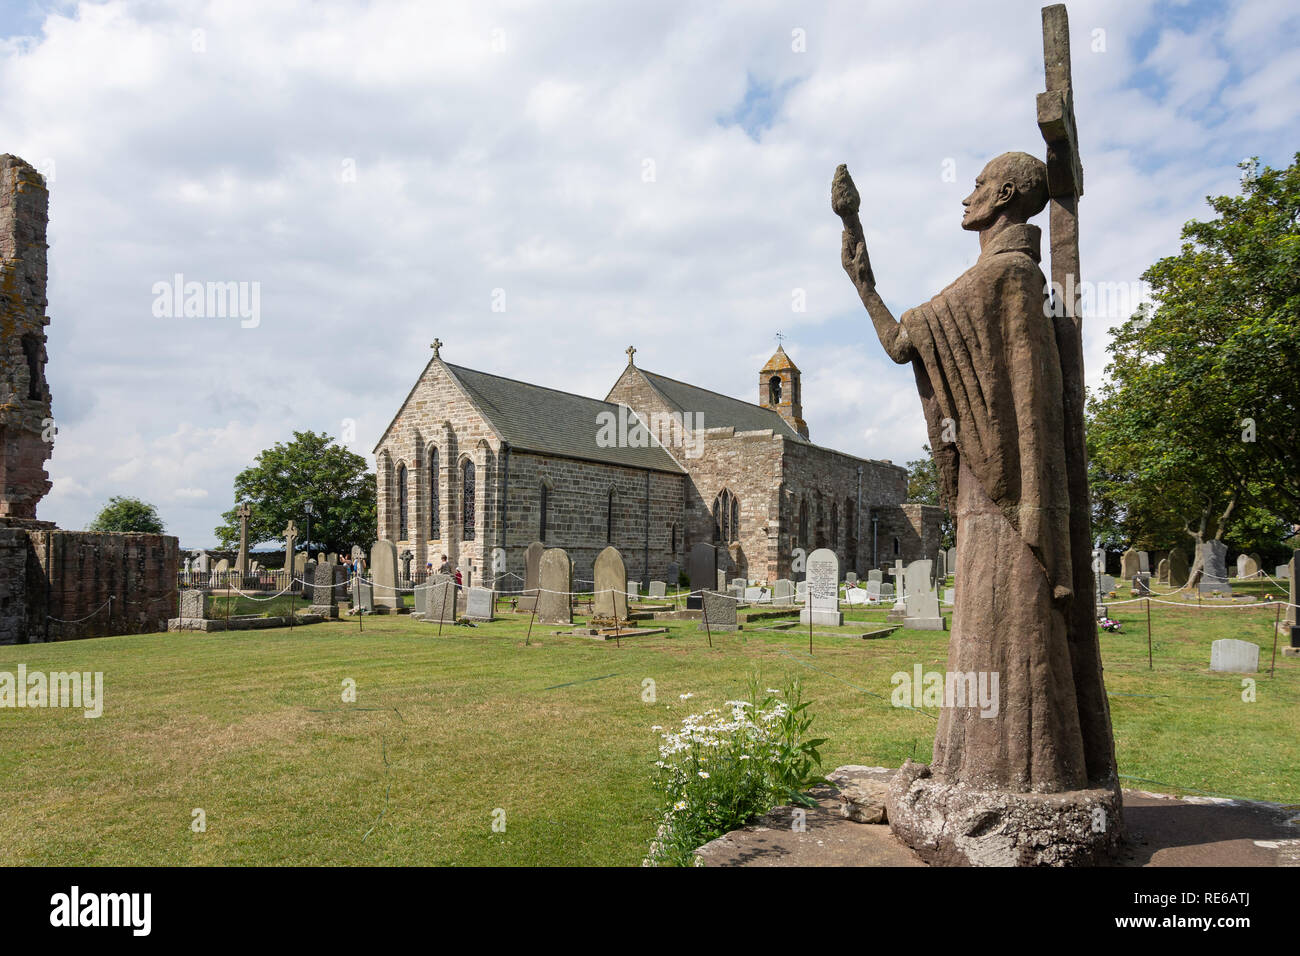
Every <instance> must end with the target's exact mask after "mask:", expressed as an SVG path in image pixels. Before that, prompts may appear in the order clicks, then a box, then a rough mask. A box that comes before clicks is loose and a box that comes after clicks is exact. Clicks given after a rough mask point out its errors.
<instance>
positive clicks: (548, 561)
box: [537, 548, 626, 624]
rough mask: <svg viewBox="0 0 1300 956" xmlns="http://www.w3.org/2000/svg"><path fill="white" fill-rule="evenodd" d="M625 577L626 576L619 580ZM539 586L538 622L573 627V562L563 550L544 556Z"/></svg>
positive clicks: (549, 552) (538, 575)
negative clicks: (571, 597)
mask: <svg viewBox="0 0 1300 956" xmlns="http://www.w3.org/2000/svg"><path fill="white" fill-rule="evenodd" d="M624 577H626V575H622V574H620V575H619V576H618V578H624ZM618 578H616V579H615V580H617V579H618ZM537 586H538V589H539V590H538V594H537V620H539V621H541V622H542V623H543V624H572V623H573V609H572V606H571V604H570V595H569V592H571V591H572V590H573V561H572V560H570V558H569V555H568V553H567V552H566V551H565V550H564V549H563V548H548V549H547V550H545V551H543V552H542V559H541V561H540V562H539V563H538V570H537Z"/></svg>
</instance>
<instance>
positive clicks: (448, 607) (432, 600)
mask: <svg viewBox="0 0 1300 956" xmlns="http://www.w3.org/2000/svg"><path fill="white" fill-rule="evenodd" d="M431 580H432V582H433V583H431V584H423V585H421V586H420V587H418V588H416V589H415V594H416V608H415V609H416V613H417V614H419V615H421V617H420V620H422V621H424V622H425V623H426V624H438V623H442V624H444V625H445V624H455V623H456V609H457V606H458V605H459V603H460V589H459V588H457V587H456V579H455V578H453V577H452V576H451V575H450V574H435V575H434V576H433V578H432V579H431Z"/></svg>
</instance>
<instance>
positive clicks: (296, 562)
mask: <svg viewBox="0 0 1300 956" xmlns="http://www.w3.org/2000/svg"><path fill="white" fill-rule="evenodd" d="M306 573H307V553H306V552H305V551H299V552H298V553H297V554H295V555H294V556H293V575H294V577H296V578H302V577H303V575H305V574H306Z"/></svg>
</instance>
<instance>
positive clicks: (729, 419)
mask: <svg viewBox="0 0 1300 956" xmlns="http://www.w3.org/2000/svg"><path fill="white" fill-rule="evenodd" d="M637 371H639V372H640V373H641V374H642V375H643V376H645V379H646V381H647V382H649V383H650V384H651V385H652V386H653V387H654V389H655V391H657V392H658V393H659V394H660V395H662V396H663V398H664V401H666V402H668V404H669V405H671V406H673V407H674V410H675V411H680V412H694V413H696V414H698V415H702V416H703V422H704V427H705V428H706V429H708V428H726V427H728V426H734V427H735V429H736V431H738V432H756V431H762V430H763V429H765V428H770V429H771V430H772V433H773V434H776V435H780V436H782V437H783V438H788V439H789V440H791V441H797V442H802V443H803V444H805V445H807V444H811V442H809V441H808V439H806V438H804V437H803V436H802V435H800V434H799V433H798V432H797V431H795V430H794V429H793V428H791V427H790V425H789V423H788V422H786V420H785V419H784V418H782V417H781V416H780V414H779V413H778V412H775V411H773V410H772V409H770V408H764V407H763V406H761V405H753V404H751V403H749V402H742V401H741V400H740V399H738V398H729V397H728V396H726V395H720V394H718V393H717V392H710V391H709V390H708V389H707V388H699V387H697V386H695V385H687V384H686V383H685V382H679V381H677V380H676V379H672V378H666V377H665V376H663V375H656V374H655V373H654V372H647V371H646V370H645V369H643V368H638V369H637Z"/></svg>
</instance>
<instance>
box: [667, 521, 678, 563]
mask: <svg viewBox="0 0 1300 956" xmlns="http://www.w3.org/2000/svg"><path fill="white" fill-rule="evenodd" d="M672 537H673V546H672V548H671V549H670V551H669V553H670V554H672V555H673V556H674V557H675V556H676V555H677V522H675V521H674V522H673V530H672Z"/></svg>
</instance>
